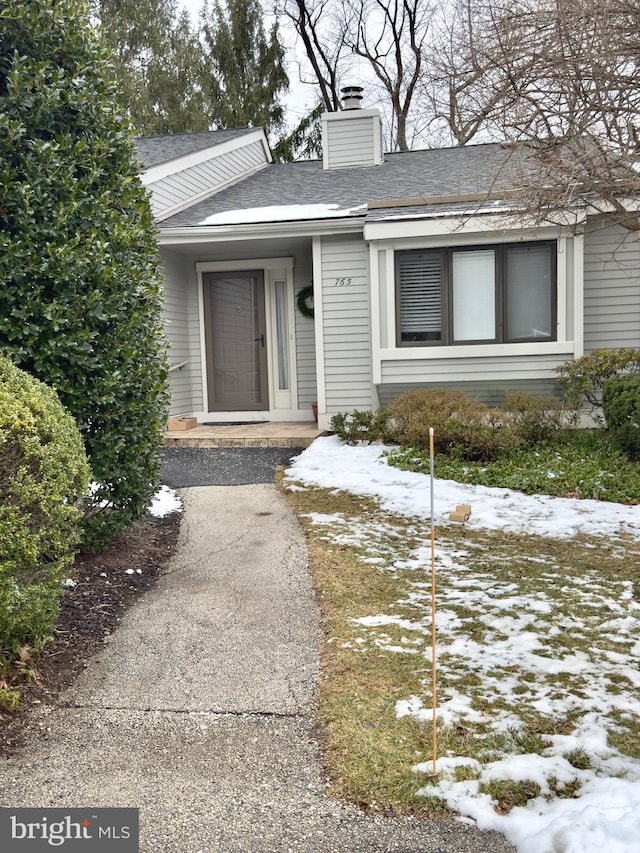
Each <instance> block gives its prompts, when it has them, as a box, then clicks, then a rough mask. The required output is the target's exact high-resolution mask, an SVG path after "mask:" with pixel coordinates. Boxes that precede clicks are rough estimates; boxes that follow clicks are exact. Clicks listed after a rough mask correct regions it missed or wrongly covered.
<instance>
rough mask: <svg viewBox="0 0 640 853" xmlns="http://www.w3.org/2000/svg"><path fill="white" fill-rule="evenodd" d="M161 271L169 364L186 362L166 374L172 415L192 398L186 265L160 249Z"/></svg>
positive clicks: (188, 405)
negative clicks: (183, 365)
mask: <svg viewBox="0 0 640 853" xmlns="http://www.w3.org/2000/svg"><path fill="white" fill-rule="evenodd" d="M161 256H162V272H163V276H164V287H163V293H164V321H165V329H166V334H167V338H168V341H169V348H168V356H169V364H170V365H177V364H182V362H185V361H186V362H189V364H187V365H186V366H185V367H183V368H182V369H181V370H173V371H171V373H170V374H169V382H170V387H171V405H170V409H169V413H170V415H172V416H175V415H184V414H189V413H190V412H191V411H192V409H193V406H192V399H191V367H192V364H191V357H190V345H189V322H188V312H187V287H186V279H187V265H186V262H185V259H184V258H183V257H182V256H181V255H177V254H176V253H175V252H170V251H168V250H164V249H163V250H162V252H161Z"/></svg>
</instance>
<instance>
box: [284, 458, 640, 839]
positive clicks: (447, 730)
mask: <svg viewBox="0 0 640 853" xmlns="http://www.w3.org/2000/svg"><path fill="white" fill-rule="evenodd" d="M535 454H536V452H535V451H534V452H532V453H531V454H530V457H529V459H523V460H522V462H521V464H520V465H519V469H520V471H521V475H522V478H523V480H527V481H530V480H532V479H534V480H535V481H536V482H545V481H546V482H548V483H551V484H552V485H553V486H555V481H556V480H557V479H558V477H557V476H548V474H549V471H550V470H551V469H549V467H548V466H549V457H548V456H546V455H545V454H540V453H538V455H537V457H536V455H535ZM411 455H412V453H411V452H407V453H406V454H404V464H407V460H409V459H410V458H411ZM413 458H414V459H415V460H416V467H418V469H419V468H420V465H421V464H423V463H424V459H422V461H421V459H420V455H419V454H416V453H415V452H413ZM536 459H538V460H541V461H540V465H539V471H538V473H537V474H536V475H535V477H534V473H533V472H534V468H535V465H536ZM456 464H458V463H456ZM559 464H561V463H559ZM562 464H564V463H562ZM572 464H573V463H572ZM628 466H629V463H627V467H628ZM442 467H443V466H442V464H440V465H439V467H438V468H437V470H436V475H437V476H440V477H446V476H451V471H450V470H449V471H447V473H445V474H443V473H442V472H441V470H440V469H441V468H442ZM480 467H482V466H477V470H479V468H480ZM569 468H570V466H568V465H565V469H566V470H565V471H564V472H563V476H564V479H565V483H566V485H565V486H564V487H563V488H564V491H563V492H561V493H564V494H576V493H577V492H579V491H580V489H579V486H578V483H577V482H576V479H575V476H573V475H572V474H571V473H569V474H567V473H566V471H568V470H569ZM579 468H580V466H579V465H578V464H577V463H576V464H575V466H574V469H573V470H575V472H577V473H580V470H579ZM582 470H584V469H582ZM600 473H601V474H602V472H600ZM632 474H633V476H632ZM543 475H544V476H543ZM636 476H637V469H636V471H635V472H632V473H629V472H628V471H625V477H620V476H616V477H615V480H616V488H620V486H621V485H622V487H623V488H624V489H626V491H625V496H626V498H627V500H628V501H634V500H636V498H634V497H633V496H632V495H635V494H638V496H639V497H640V491H638V492H636V491H634V489H636V487H637V486H636V485H635V482H636V481H634V480H633V478H634V477H636ZM291 477H293V478H294V479H295V472H293V473H292V474H291ZM471 479H472V478H471ZM582 479H583V481H584V477H583V478H582ZM605 481H606V479H605ZM472 482H476V480H475V479H472ZM509 485H511V486H512V487H513V486H514V484H513V483H510V484H509ZM283 491H284V493H285V494H286V496H287V500H288V501H289V502H290V504H291V506H292V507H293V508H294V510H295V512H296V513H297V515H298V517H299V518H300V520H301V523H302V525H303V526H304V529H305V531H306V533H307V536H308V539H309V550H310V561H311V567H312V571H313V574H314V579H315V585H316V589H317V591H318V595H319V601H320V605H321V608H322V614H323V627H324V636H325V644H324V649H323V668H322V669H323V678H322V683H321V688H320V696H319V700H320V701H319V718H320V724H321V727H322V731H323V733H324V736H325V739H326V744H325V746H326V752H325V755H326V762H327V769H328V773H329V776H330V779H331V783H332V786H333V789H334V791H335V793H336V794H338V795H340V796H343V797H346V798H348V799H350V800H352V801H353V802H356V803H358V804H360V805H362V806H364V807H366V808H368V809H372V810H379V811H388V810H393V811H401V812H412V813H418V814H424V815H435V814H443V813H452V812H456V811H460V812H462V813H464V814H467V815H470V816H471V817H475V818H476V819H478V817H479V816H482V815H483V814H485V813H486V809H487V806H489V807H490V809H491V811H492V813H493V814H494V815H497V816H506V815H509V814H510V812H511V811H512V810H513V809H514V807H515V806H525V805H526V804H527V803H528V802H530V803H531V802H533V801H535V803H536V804H537V803H538V802H540V803H542V802H544V803H546V804H551V805H549V806H548V808H549V809H550V810H551V809H553V808H554V807H555V804H557V803H560V801H562V800H571V799H575V798H576V796H578V797H580V796H582V795H585V794H586V793H587V790H591V788H593V786H594V785H595V784H596V783H598V784H599V783H600V782H602V781H603V780H605V781H606V782H607V784H613V783H612V782H611V780H616V779H618V778H620V779H633V780H636V779H637V781H640V674H639V673H638V668H639V666H638V665H639V663H640V642H639V641H638V632H639V629H640V603H639V602H640V581H639V572H638V567H639V566H640V539H639V538H638V537H637V536H635V535H633V534H632V533H625V532H624V530H622V529H621V530H620V531H618V532H617V533H616V534H615V535H606V536H603V535H589V534H588V533H585V532H583V533H580V534H578V535H575V536H570V537H564V538H554V537H551V536H539V535H529V534H528V533H527V532H526V528H527V519H526V518H523V519H522V525H521V528H522V529H521V530H520V531H519V532H516V533H514V532H505V530H483V529H473V528H471V527H467V526H463V525H454V524H447V525H444V526H438V528H437V530H436V573H437V617H436V624H437V668H438V688H437V704H438V722H437V732H438V744H439V745H438V759H439V760H438V768H437V769H438V775H437V777H436V778H432V777H431V772H432V768H433V764H432V760H433V755H432V710H431V705H432V677H431V668H432V665H431V609H430V608H431V582H430V565H431V558H430V538H429V529H428V519H427V520H419V519H417V518H415V517H413V518H412V517H411V516H410V515H408V514H407V513H403V514H394V513H391V512H389V511H388V510H385V509H383V508H382V506H381V504H380V502H379V501H378V500H376V499H374V498H372V497H365V496H362V495H356V494H352V493H351V492H349V491H346V490H340V489H339V488H322V487H320V486H316V485H313V484H312V483H310V482H308V481H307V482H304V481H303V482H301V483H299V484H297V485H296V483H295V482H294V481H293V480H284V481H283ZM530 491H533V489H530ZM586 491H587V493H588V495H589V497H592V493H590V492H591V481H589V487H588V488H586ZM561 506H562V505H561ZM452 509H453V507H452ZM601 793H603V794H605V793H606V792H604V791H603V792H601ZM523 813H524V812H523ZM479 822H480V823H482V822H481V821H479ZM494 828H501V827H500V825H497V826H495V827H494ZM529 829H530V828H529ZM512 840H513V839H512ZM519 849H525V848H524V847H523V848H519ZM534 849H535V848H534ZM537 849H542V848H537ZM550 849H551V848H550ZM592 849H598V848H596V847H593V848H592Z"/></svg>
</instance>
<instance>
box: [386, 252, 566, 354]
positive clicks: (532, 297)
mask: <svg viewBox="0 0 640 853" xmlns="http://www.w3.org/2000/svg"><path fill="white" fill-rule="evenodd" d="M555 306H556V243H555V241H550V242H537V243H514V244H503V245H498V246H481V247H462V248H457V247H456V248H448V249H425V250H408V251H400V252H396V308H397V311H396V316H397V344H398V346H404V347H407V346H414V347H415V346H434V345H453V344H482V343H516V342H526V341H552V340H555V338H556V329H555V316H556V307H555Z"/></svg>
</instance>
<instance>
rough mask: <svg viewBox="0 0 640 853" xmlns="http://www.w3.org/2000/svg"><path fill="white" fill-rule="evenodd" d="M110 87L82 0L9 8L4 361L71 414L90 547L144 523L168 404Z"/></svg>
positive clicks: (1, 95)
mask: <svg viewBox="0 0 640 853" xmlns="http://www.w3.org/2000/svg"><path fill="white" fill-rule="evenodd" d="M112 81H113V71H112V68H111V66H110V64H109V63H108V61H107V58H106V56H105V54H104V51H103V49H102V48H101V46H100V44H99V43H98V40H97V39H96V36H95V34H94V33H93V31H92V30H91V28H90V26H89V22H88V17H87V13H86V8H85V9H83V8H82V5H81V4H79V3H78V0H29V2H20V3H19V2H16V0H13V2H11V3H7V2H2V3H1V4H0V306H2V309H1V311H0V351H2V352H4V353H6V354H8V355H9V356H10V357H11V358H12V360H13V361H14V362H15V363H16V364H17V365H18V366H20V367H21V368H23V369H25V370H27V371H28V372H30V373H31V374H32V375H34V376H36V377H37V378H38V379H40V380H42V381H44V382H46V383H47V384H49V385H52V386H54V387H55V388H56V390H57V391H58V393H59V395H60V398H61V400H62V402H63V404H64V405H65V406H66V407H67V408H68V409H69V410H70V412H71V413H72V414H73V415H74V417H75V419H76V421H77V423H78V426H79V428H80V431H81V433H82V436H83V439H84V442H85V447H86V449H87V453H88V456H89V458H90V463H91V466H92V469H93V474H94V477H95V479H96V480H97V481H98V482H99V484H100V486H99V487H98V489H97V491H96V493H95V495H94V497H93V503H92V506H91V507H90V508H89V517H88V522H87V525H88V526H87V530H88V531H89V534H88V535H91V536H94V537H95V536H100V535H102V534H104V533H105V532H106V531H108V530H111V529H116V528H118V527H123V526H125V525H126V524H127V523H128V522H130V521H131V520H132V519H134V518H136V517H137V516H139V515H140V514H141V513H143V512H144V511H145V508H146V506H147V505H148V503H149V500H150V498H151V496H152V494H153V491H154V488H155V487H154V483H155V481H156V478H157V474H158V471H159V452H158V448H159V445H160V443H161V437H162V431H163V426H164V423H165V418H166V403H167V391H166V386H167V365H166V359H165V356H164V338H163V335H162V326H161V302H160V276H159V272H158V257H157V244H156V232H155V223H154V220H153V216H152V214H151V210H150V206H149V201H148V197H147V195H146V192H145V190H144V188H143V187H142V185H141V182H140V179H139V176H138V170H139V163H138V162H137V159H136V157H135V153H134V147H133V138H132V133H131V130H130V128H129V124H128V122H127V121H126V120H125V119H124V118H123V117H122V116H121V114H120V112H119V110H118V109H117V108H116V107H115V94H116V92H115V89H114V86H113V82H112ZM103 502H109V503H110V504H111V508H110V509H104V504H103Z"/></svg>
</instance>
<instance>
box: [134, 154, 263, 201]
mask: <svg viewBox="0 0 640 853" xmlns="http://www.w3.org/2000/svg"><path fill="white" fill-rule="evenodd" d="M264 162H265V156H264V150H263V148H262V145H261V144H260V143H259V142H253V143H251V144H250V145H245V146H244V147H243V148H240V149H238V150H237V151H229V152H227V153H226V154H222V155H220V156H218V157H216V156H213V157H212V158H211V160H207V161H206V162H204V163H199V164H198V165H197V166H192V167H191V168H190V169H184V170H183V171H182V172H178V173H177V174H175V175H169V176H168V177H166V178H163V179H162V180H160V181H156V182H155V183H153V184H150V185H149V189H150V190H151V191H152V193H153V196H152V202H151V207H152V210H153V213H154V215H156V216H159V215H161V214H162V213H163V212H164V211H166V210H170V209H172V208H174V207H176V206H179V205H182V204H184V203H185V202H188V201H189V199H191V198H195V197H197V196H199V195H201V194H202V193H206V192H213V191H214V190H215V189H216V188H217V187H220V186H223V185H224V184H226V183H228V182H229V181H233V180H236V179H238V178H240V177H242V176H243V175H244V174H246V173H247V172H252V171H253V170H254V169H255V168H256V167H258V166H260V165H262V164H263V163H264Z"/></svg>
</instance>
